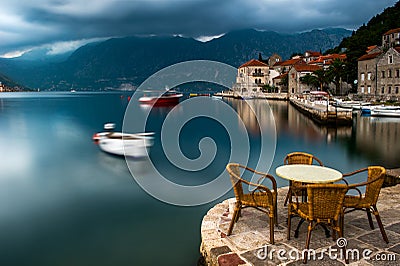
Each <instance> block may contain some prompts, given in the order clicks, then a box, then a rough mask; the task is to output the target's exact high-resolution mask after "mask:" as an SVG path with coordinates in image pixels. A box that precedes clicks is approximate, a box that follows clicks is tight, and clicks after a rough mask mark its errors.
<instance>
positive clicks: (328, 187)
mask: <svg viewBox="0 0 400 266" xmlns="http://www.w3.org/2000/svg"><path fill="white" fill-rule="evenodd" d="M300 189H307V194H308V195H307V196H308V199H307V202H300V201H299V200H298V195H297V194H296V193H297V192H300V190H296V191H293V193H294V194H295V195H296V201H295V202H290V203H289V205H288V220H287V223H288V231H287V239H288V240H290V230H291V218H292V216H299V217H300V218H302V219H304V220H305V221H307V222H308V233H307V240H306V246H305V249H308V248H309V245H310V239H311V232H312V230H314V228H315V227H316V226H317V225H318V224H321V225H322V224H323V225H327V226H329V227H331V228H332V229H333V232H335V231H336V232H337V233H338V235H339V237H342V236H343V234H342V229H341V217H342V214H343V202H344V197H345V195H346V193H347V191H348V186H347V185H344V184H309V185H305V186H301V187H300ZM332 237H333V239H335V238H336V235H335V233H333V234H332ZM343 248H345V247H343ZM343 254H346V251H345V250H344V253H343ZM303 259H304V261H303V262H304V263H307V256H304V258H303ZM346 262H347V259H346Z"/></svg>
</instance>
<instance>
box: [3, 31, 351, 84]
mask: <svg viewBox="0 0 400 266" xmlns="http://www.w3.org/2000/svg"><path fill="white" fill-rule="evenodd" d="M350 34H351V32H350V31H348V30H344V29H324V30H313V31H310V32H304V33H299V34H290V35H289V34H279V33H276V32H272V31H256V30H239V31H234V32H230V33H227V34H225V35H224V36H223V37H221V38H218V39H214V40H211V41H209V42H206V43H203V42H199V41H197V40H194V39H191V38H182V37H147V38H144V37H125V38H113V39H109V40H107V41H103V42H97V43H92V44H88V45H85V46H83V47H81V48H79V49H77V50H76V51H75V52H74V53H72V54H71V55H70V56H69V57H68V59H67V60H65V61H64V62H61V63H60V62H54V61H51V60H47V61H44V60H41V61H40V62H34V61H32V60H29V61H27V60H17V59H13V60H6V59H3V60H0V72H1V73H6V74H7V75H8V76H10V77H12V78H13V79H15V80H17V81H18V82H20V83H22V84H25V85H27V86H29V87H31V88H41V89H49V90H69V89H70V88H71V87H74V88H82V89H88V90H97V89H104V88H107V87H112V88H118V87H119V86H121V84H124V83H125V84H126V83H128V84H132V85H134V86H137V85H139V84H140V83H141V82H143V81H144V80H145V79H146V78H147V77H148V76H149V75H151V74H153V73H155V72H157V71H158V70H160V69H162V68H164V67H166V66H170V65H172V64H175V63H178V62H182V61H187V60H196V59H204V60H215V61H219V62H223V63H227V64H230V65H232V66H235V67H238V66H240V65H241V64H243V63H244V62H246V61H248V60H250V59H252V58H257V57H258V54H259V53H262V54H263V57H264V58H267V57H269V56H271V55H272V54H273V53H278V54H279V55H281V56H282V57H283V58H284V59H287V58H289V56H290V55H291V54H293V53H296V52H300V53H303V52H305V51H306V50H314V51H325V50H327V49H331V48H332V47H335V46H337V45H338V44H339V43H340V41H341V40H342V39H343V38H344V37H348V36H350Z"/></svg>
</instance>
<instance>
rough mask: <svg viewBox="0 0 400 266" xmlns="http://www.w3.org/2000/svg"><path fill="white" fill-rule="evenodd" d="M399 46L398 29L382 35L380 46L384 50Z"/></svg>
mask: <svg viewBox="0 0 400 266" xmlns="http://www.w3.org/2000/svg"><path fill="white" fill-rule="evenodd" d="M397 45H400V28H397V29H392V30H389V31H387V32H385V33H384V34H383V35H382V46H383V48H385V49H388V48H389V47H395V46H397Z"/></svg>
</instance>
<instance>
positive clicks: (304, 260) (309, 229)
mask: <svg viewBox="0 0 400 266" xmlns="http://www.w3.org/2000/svg"><path fill="white" fill-rule="evenodd" d="M311 231H312V222H309V223H308V231H307V240H306V248H305V249H306V250H308V248H309V247H310V240H311ZM308 252H309V251H306V252H304V258H303V263H307V258H308ZM306 253H307V254H306Z"/></svg>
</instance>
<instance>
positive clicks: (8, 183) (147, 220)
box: [0, 92, 400, 265]
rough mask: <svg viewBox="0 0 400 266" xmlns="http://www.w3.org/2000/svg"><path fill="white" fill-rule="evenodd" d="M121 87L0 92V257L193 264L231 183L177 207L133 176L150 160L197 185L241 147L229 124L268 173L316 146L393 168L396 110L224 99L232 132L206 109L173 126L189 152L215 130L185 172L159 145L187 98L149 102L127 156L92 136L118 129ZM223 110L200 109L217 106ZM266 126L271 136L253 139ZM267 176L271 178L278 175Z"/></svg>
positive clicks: (341, 160)
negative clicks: (160, 104)
mask: <svg viewBox="0 0 400 266" xmlns="http://www.w3.org/2000/svg"><path fill="white" fill-rule="evenodd" d="M130 96H131V93H130V92H107V93H80V92H77V93H69V92H65V93H62V92H59V93H46V92H40V93H4V94H2V95H0V149H1V158H0V195H1V198H0V199H1V200H0V229H1V230H0V232H1V233H0V252H1V254H0V264H1V265H196V262H197V259H198V258H199V256H200V254H199V245H200V241H201V239H200V225H201V220H202V217H203V216H204V215H205V213H206V212H207V211H208V209H209V208H211V207H212V206H213V205H215V204H216V203H217V202H220V201H222V200H223V199H225V198H228V197H232V196H233V193H232V191H229V192H228V193H225V194H224V193H221V195H220V196H221V197H219V198H217V199H215V200H211V201H210V202H208V203H205V204H200V205H196V206H190V207H183V206H177V205H171V204H168V203H166V202H165V201H162V200H159V199H157V198H155V197H153V196H152V195H149V194H148V193H146V191H144V189H143V188H142V187H141V186H140V185H139V183H138V180H137V178H138V177H139V178H143V179H145V181H146V182H147V183H148V185H149V186H151V187H156V186H157V184H158V181H157V180H153V179H152V167H151V166H155V167H156V168H157V169H158V170H159V171H160V172H161V173H162V174H163V175H164V176H166V178H167V179H168V180H169V181H171V182H174V183H179V184H181V185H184V186H197V185H201V184H206V183H208V182H210V181H211V180H212V179H213V177H215V176H216V175H219V174H222V173H224V167H225V165H226V163H228V161H229V159H228V158H229V157H230V156H231V152H232V151H234V152H235V154H237V153H246V152H248V151H247V150H246V149H245V148H243V147H241V146H239V147H232V145H231V143H230V142H229V137H235V136H236V134H238V137H239V138H240V137H241V136H242V135H241V134H245V135H247V136H248V137H249V145H250V149H251V151H250V152H249V154H248V161H247V162H248V165H250V166H252V167H257V168H262V169H266V170H268V171H269V172H270V173H271V174H273V175H274V176H275V177H276V175H275V172H274V169H275V168H276V167H277V166H279V165H281V164H283V158H284V156H285V155H286V154H287V153H289V152H292V151H305V152H310V153H313V154H314V155H316V156H317V157H318V158H320V159H321V160H322V161H323V162H324V163H325V164H326V165H327V166H330V167H333V168H335V169H338V170H340V171H342V172H349V171H353V170H356V169H359V168H362V167H366V166H368V165H375V164H378V165H383V166H385V167H388V168H392V167H398V162H397V160H396V156H395V155H396V154H399V151H400V145H399V144H398V142H397V141H396V140H397V139H398V136H399V134H400V123H399V122H398V121H397V120H396V119H383V118H380V119H374V118H371V117H361V116H357V117H355V118H354V122H353V126H352V127H345V128H327V127H322V126H318V125H316V124H315V123H314V122H313V121H312V120H310V119H309V118H307V117H305V116H304V115H302V114H300V113H299V112H298V111H297V110H296V109H294V108H293V107H292V106H291V105H290V104H288V103H287V102H281V101H269V102H267V101H266V100H252V101H251V103H250V104H248V103H246V102H245V101H239V100H225V101H224V104H226V105H229V106H231V107H232V108H233V110H235V111H236V112H237V113H238V119H237V120H227V121H225V122H224V123H226V124H229V126H231V127H232V128H233V129H236V130H237V132H236V131H234V132H231V130H233V129H230V130H227V129H226V128H225V127H224V126H221V125H220V123H218V121H216V120H215V119H208V118H207V117H198V118H196V119H193V120H191V121H190V122H188V123H186V124H184V125H182V130H181V134H180V136H179V139H178V142H179V144H180V148H181V151H182V153H183V154H184V155H185V156H186V157H188V158H190V159H192V160H193V159H196V158H197V157H199V156H200V155H201V152H202V150H201V148H199V145H200V144H199V143H200V142H201V141H202V139H204V138H207V139H208V138H210V139H213V140H214V144H215V145H214V144H213V143H212V142H205V146H204V147H206V149H207V147H211V148H215V147H216V149H217V152H216V155H215V157H214V160H213V162H212V164H210V165H209V166H207V167H205V168H204V169H202V170H200V171H183V170H182V169H181V168H180V167H179V166H176V165H174V164H173V163H171V162H170V160H169V159H171V158H169V157H168V156H166V155H165V153H164V152H163V149H162V143H161V130H162V127H163V123H164V121H165V119H166V117H168V116H171V117H172V120H174V121H179V119H183V118H184V115H185V113H187V110H188V108H189V107H187V106H182V107H181V109H179V108H178V109H173V108H155V109H154V110H152V111H151V112H150V115H149V119H148V123H147V124H146V129H147V130H148V131H154V132H155V133H156V134H155V136H156V137H155V145H154V146H153V148H152V150H151V152H150V158H149V160H148V161H146V160H145V161H133V162H128V164H127V162H126V161H125V160H124V158H119V157H114V156H110V155H109V154H105V153H103V152H102V151H100V149H99V147H98V146H96V145H95V144H94V143H93V142H92V140H91V138H92V135H93V134H94V133H96V132H99V131H102V127H103V124H104V123H106V122H114V123H116V125H117V129H118V130H121V128H122V125H123V123H124V116H125V117H126V111H127V110H129V108H128V109H127V107H128V106H130V104H129V101H128V100H129V97H130ZM218 101H219V100H218ZM268 106H270V108H271V112H272V114H273V124H274V125H275V128H273V129H271V128H267V127H269V125H271V121H270V113H268V112H266V111H265V110H267V109H268ZM250 107H251V108H250ZM205 108H207V107H205ZM220 108H221V107H220V105H215V106H213V107H212V108H211V107H209V109H213V110H214V111H215V112H218V111H219V110H220ZM132 111H134V112H135V114H136V115H139V116H140V114H141V113H140V112H144V110H143V109H141V108H140V107H138V106H134V107H133V109H132ZM256 118H257V119H258V120H257V119H256ZM238 121H242V122H243V124H244V126H245V132H241V131H243V130H244V129H243V127H241V126H240V123H238ZM257 121H258V122H257ZM224 123H223V124H224ZM264 125H265V127H266V130H265V131H263V126H264ZM260 127H261V129H260ZM263 134H271V136H269V135H268V136H266V138H265V139H266V140H267V143H266V145H265V146H262V147H261V146H260V143H262V141H263V137H265V136H263ZM273 134H275V136H272V135H273ZM244 143H245V142H244ZM207 145H210V146H207ZM243 145H244V144H243ZM200 146H201V145H200ZM214 146H215V147H214ZM244 146H245V145H244ZM263 149H265V150H263ZM261 151H265V152H266V154H265V155H263V156H265V157H262V158H263V159H264V158H267V159H271V162H267V161H265V163H264V162H263V161H261V162H259V161H258V160H259V158H260V153H261ZM203 152H206V151H203ZM235 156H236V155H235ZM178 163H179V162H178ZM128 166H129V167H131V168H132V167H134V168H135V169H134V170H132V169H131V171H133V172H134V173H135V178H134V177H133V175H132V173H131V171H130V169H129V168H128ZM276 179H277V182H278V185H279V186H285V185H287V181H285V180H282V179H280V178H279V177H276ZM139 181H140V180H139ZM225 181H226V182H225V183H224V184H222V183H221V184H220V185H221V188H220V187H216V191H222V190H223V189H222V188H223V187H224V186H225V185H226V184H229V180H228V178H226V180H225ZM221 189H222V190H221ZM165 193H166V194H168V191H165ZM205 193H206V192H205ZM161 196H162V195H161ZM167 196H168V195H167ZM187 197H188V196H187V195H185V196H183V195H176V197H175V198H174V199H175V200H178V201H179V200H184V198H187ZM193 197H194V196H193ZM193 200H194V202H196V199H193ZM194 205H195V204H194Z"/></svg>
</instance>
